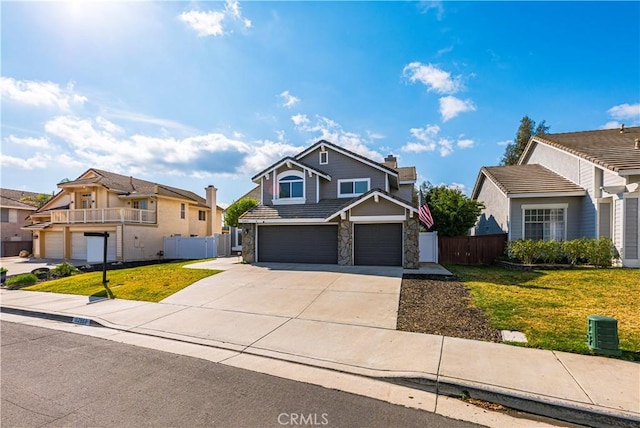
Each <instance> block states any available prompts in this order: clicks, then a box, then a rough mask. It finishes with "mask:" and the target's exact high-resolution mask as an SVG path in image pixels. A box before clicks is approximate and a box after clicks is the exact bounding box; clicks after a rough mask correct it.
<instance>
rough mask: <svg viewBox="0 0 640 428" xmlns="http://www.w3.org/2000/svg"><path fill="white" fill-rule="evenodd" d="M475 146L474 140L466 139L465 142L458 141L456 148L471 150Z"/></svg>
mask: <svg viewBox="0 0 640 428" xmlns="http://www.w3.org/2000/svg"><path fill="white" fill-rule="evenodd" d="M474 144H475V142H474V141H473V140H470V139H468V138H465V139H463V140H458V142H457V143H456V146H458V147H459V148H461V149H470V148H472V147H473V146H474Z"/></svg>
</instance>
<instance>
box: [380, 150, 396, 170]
mask: <svg viewBox="0 0 640 428" xmlns="http://www.w3.org/2000/svg"><path fill="white" fill-rule="evenodd" d="M382 164H383V165H384V166H388V167H389V168H393V169H396V168H398V159H397V158H396V157H395V156H394V155H392V154H389V156H387V157H386V158H384V162H383V163H382Z"/></svg>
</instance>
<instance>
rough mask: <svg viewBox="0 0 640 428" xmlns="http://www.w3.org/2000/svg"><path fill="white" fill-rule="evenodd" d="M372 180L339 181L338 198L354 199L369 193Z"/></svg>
mask: <svg viewBox="0 0 640 428" xmlns="http://www.w3.org/2000/svg"><path fill="white" fill-rule="evenodd" d="M369 183H370V179H368V178H355V179H352V180H338V197H339V198H352V197H354V196H359V195H362V194H363V193H366V192H368V191H369Z"/></svg>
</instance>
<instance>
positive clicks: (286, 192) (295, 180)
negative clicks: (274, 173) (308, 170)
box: [277, 170, 304, 202]
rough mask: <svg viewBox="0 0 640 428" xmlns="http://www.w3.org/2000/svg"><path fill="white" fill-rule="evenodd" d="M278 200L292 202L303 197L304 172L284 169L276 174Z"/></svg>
mask: <svg viewBox="0 0 640 428" xmlns="http://www.w3.org/2000/svg"><path fill="white" fill-rule="evenodd" d="M277 190H278V194H277V195H278V197H277V200H278V201H282V202H292V201H296V200H302V199H303V198H304V173H303V172H302V171H295V170H291V171H285V172H283V173H281V174H278V189H277Z"/></svg>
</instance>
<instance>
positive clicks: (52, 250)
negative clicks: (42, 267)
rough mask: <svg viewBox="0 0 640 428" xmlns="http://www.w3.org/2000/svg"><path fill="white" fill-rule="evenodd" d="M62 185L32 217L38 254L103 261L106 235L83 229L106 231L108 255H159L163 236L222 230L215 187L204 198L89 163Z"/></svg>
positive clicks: (121, 258) (129, 258)
mask: <svg viewBox="0 0 640 428" xmlns="http://www.w3.org/2000/svg"><path fill="white" fill-rule="evenodd" d="M58 187H59V188H60V189H61V190H60V192H58V193H57V194H56V195H55V196H54V197H53V198H51V200H49V201H48V202H47V203H46V204H45V205H43V206H42V207H41V208H40V209H38V210H37V211H36V212H34V213H32V214H31V216H30V218H31V220H32V224H31V225H29V226H27V227H25V228H24V229H27V230H30V231H32V232H33V238H34V243H33V254H34V256H35V257H38V258H52V259H72V260H86V261H89V262H96V261H102V260H103V250H104V238H100V237H92V236H85V232H108V233H109V238H108V243H107V244H108V245H107V259H108V260H109V261H134V260H147V259H154V258H155V259H157V258H158V257H160V256H161V254H162V253H161V252H162V251H163V238H164V237H166V236H172V235H173V236H175V235H180V236H210V235H213V234H215V233H221V231H222V212H223V209H222V208H220V207H218V206H217V204H216V190H217V189H216V188H215V187H213V186H209V187H207V188H206V189H205V191H206V198H203V197H201V196H198V195H197V194H195V193H193V192H190V191H188V190H183V189H178V188H175V187H170V186H166V185H162V184H158V183H152V182H149V181H145V180H140V179H138V178H134V177H129V176H124V175H120V174H115V173H112V172H108V171H102V170H99V169H96V168H91V169H89V170H87V171H86V172H85V173H83V174H82V175H80V176H79V177H78V178H77V179H75V180H72V181H66V182H62V183H58Z"/></svg>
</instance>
